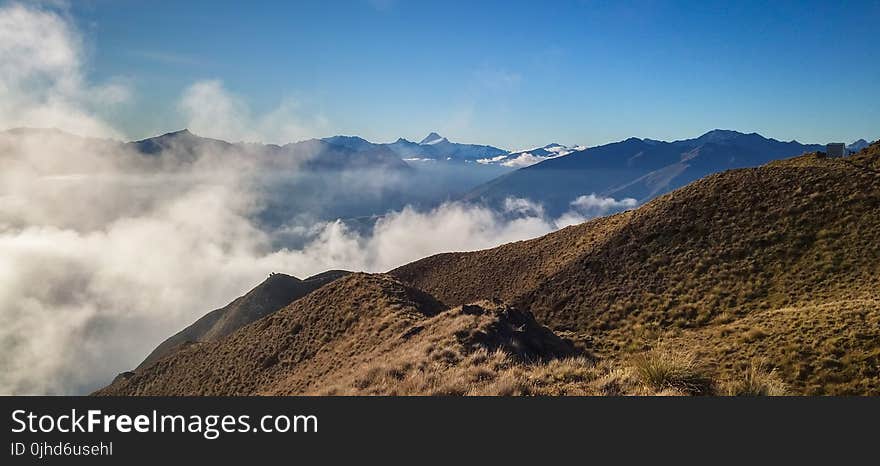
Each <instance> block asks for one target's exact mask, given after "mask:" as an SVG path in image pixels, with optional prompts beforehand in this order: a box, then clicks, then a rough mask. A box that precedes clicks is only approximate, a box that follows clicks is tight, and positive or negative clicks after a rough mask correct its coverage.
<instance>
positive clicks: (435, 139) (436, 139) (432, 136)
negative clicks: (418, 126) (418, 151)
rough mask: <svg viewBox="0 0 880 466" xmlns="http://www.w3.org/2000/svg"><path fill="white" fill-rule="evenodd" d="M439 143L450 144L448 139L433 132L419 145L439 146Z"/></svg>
mask: <svg viewBox="0 0 880 466" xmlns="http://www.w3.org/2000/svg"><path fill="white" fill-rule="evenodd" d="M438 142H449V140H448V139H446V138H444V137H443V136H440V135H439V134H437V133H434V132H432V133H431V134H429V135H427V136H425V138H424V139H422V141H421V142H419V144H431V145H433V144H437V143H438Z"/></svg>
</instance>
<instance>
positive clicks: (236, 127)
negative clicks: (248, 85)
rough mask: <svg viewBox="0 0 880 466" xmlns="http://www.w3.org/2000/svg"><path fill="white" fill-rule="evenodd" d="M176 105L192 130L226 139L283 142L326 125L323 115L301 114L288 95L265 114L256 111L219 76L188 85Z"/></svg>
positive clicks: (296, 138) (316, 130)
mask: <svg viewBox="0 0 880 466" xmlns="http://www.w3.org/2000/svg"><path fill="white" fill-rule="evenodd" d="M178 108H179V110H180V111H181V112H182V113H183V115H184V118H185V119H186V121H187V127H188V128H189V129H190V130H192V131H193V132H194V133H196V134H199V135H202V136H208V137H215V138H222V139H225V140H233V141H248V142H268V143H277V144H286V143H288V142H294V141H299V140H302V139H307V138H310V137H315V136H316V135H318V134H321V133H322V132H324V131H325V130H326V129H327V127H328V123H327V120H326V119H325V118H324V117H322V116H316V117H310V118H306V117H303V116H300V115H299V114H298V110H299V108H298V106H297V104H296V102H294V101H293V100H289V99H287V100H284V101H282V102H281V103H280V104H279V105H278V107H276V108H274V109H273V110H271V111H269V112H267V113H265V114H262V115H255V114H254V113H253V112H252V111H251V108H250V107H249V105H248V104H247V103H246V102H245V101H244V100H243V99H242V98H240V97H238V96H236V95H234V94H232V93H230V92H229V91H228V90H226V88H225V87H224V86H223V83H222V82H221V81H219V80H207V81H199V82H197V83H195V84H193V85H191V86H190V87H188V88H187V89H186V90H185V91H184V93H183V96H182V97H181V99H180V103H179V105H178Z"/></svg>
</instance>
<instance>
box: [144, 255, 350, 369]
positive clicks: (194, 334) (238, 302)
mask: <svg viewBox="0 0 880 466" xmlns="http://www.w3.org/2000/svg"><path fill="white" fill-rule="evenodd" d="M347 274H348V272H345V271H341V270H331V271H328V272H324V273H322V274H319V275H315V276H313V277H309V278H307V279H305V280H300V279H298V278H296V277H292V276H290V275H285V274H283V273H273V274H272V275H270V276H269V278H267V279H266V280H265V281H263V283H260V284H259V285H257V286H256V287H255V288H254V289H252V290H251V291H248V292H247V294H245V295H244V296H241V297H239V298H236V299H235V301H233V302H231V303H229V304H228V305H226V306H225V307H222V308H220V309H216V310H213V311H211V312H209V313H207V314H205V315H204V316H202V317H201V318H199V320H197V321H195V322H194V323H193V324H192V325H190V326H189V327H187V328H185V329H183V330H181V331H180V332H178V333H176V334H174V335H172V336H170V337H168V339H167V340H165V341H163V342H162V343H161V344H160V345H159V346H157V347H156V349H154V350H153V351H152V352H151V353H150V354H149V355H148V356H147V357H146V359H144V361H143V362H141V363H140V365H138V368H142V367H146V366H148V365H150V364H152V363H154V362H156V361H158V360H159V359H160V358H162V357H163V356H166V355H168V354H170V353H171V352H173V351H174V350H175V349H177V347H179V346H180V345H182V344H185V343H191V342H199V341H214V340H218V339H220V338H222V337H224V336H226V335H229V334H230V333H232V332H234V331H235V330H238V329H239V328H241V327H244V326H245V325H247V324H249V323H251V322H254V321H256V320H259V319H261V318H263V317H265V316H267V315H269V314H271V313H273V312H275V311H277V310H279V309H281V308H282V307H284V306H286V305H288V304H290V303H291V302H292V301H294V300H296V299H299V298H301V297H303V296H305V295H307V294H309V293H310V292H312V291H314V290H316V289H317V288H319V287H321V286H323V285H325V284H327V283H330V282H331V281H333V280H336V279H337V278H339V277H342V276H345V275H347Z"/></svg>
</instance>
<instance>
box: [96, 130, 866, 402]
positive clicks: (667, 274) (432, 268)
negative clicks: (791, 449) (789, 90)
mask: <svg viewBox="0 0 880 466" xmlns="http://www.w3.org/2000/svg"><path fill="white" fill-rule="evenodd" d="M878 160H880V145H878V144H876V143H875V145H873V146H872V147H871V148H869V149H868V150H866V151H865V152H863V153H862V154H860V155H858V156H854V157H852V158H847V159H827V158H824V157H821V156H820V155H817V154H811V155H805V156H801V157H797V158H794V159H791V160H787V161H781V162H775V163H772V164H769V165H768V166H765V167H761V168H755V169H745V170H735V171H730V172H726V173H722V174H717V175H712V176H709V177H707V178H704V179H702V180H700V181H698V182H695V183H692V184H691V185H688V186H687V187H685V188H682V189H680V190H677V191H675V192H673V193H670V194H668V195H666V196H662V197H660V198H658V199H656V200H654V201H652V202H650V203H648V204H647V205H645V206H642V207H641V208H639V209H637V210H634V211H630V212H626V213H623V214H619V215H615V216H611V217H606V218H602V219H597V220H594V221H591V222H587V223H585V224H583V225H579V226H574V227H570V228H566V229H564V230H561V231H559V232H557V233H553V234H550V235H547V236H545V237H542V238H538V239H535V240H531V241H527V242H518V243H513V244H509V245H505V246H502V247H499V248H495V249H491V250H487V251H478V252H474V253H455V254H442V255H439V256H433V257H429V258H426V259H424V260H421V261H417V262H415V263H413V264H409V265H407V266H404V267H401V268H400V269H397V270H395V271H392V273H391V274H390V275H368V274H353V275H351V276H349V277H346V278H343V279H340V280H338V281H336V282H333V283H331V284H329V285H326V286H324V287H322V288H320V289H318V290H316V291H314V292H312V293H311V294H309V295H308V296H306V297H305V298H302V299H300V300H298V301H296V302H294V303H292V304H291V305H290V306H288V307H287V308H285V309H282V310H281V311H278V312H276V313H275V314H273V315H270V316H268V317H265V318H263V319H261V320H259V321H257V322H254V323H253V324H251V325H248V326H246V327H244V328H242V329H240V330H238V331H237V332H235V333H233V334H231V335H229V336H227V337H225V338H223V339H221V340H219V341H217V342H209V343H201V344H194V345H190V346H188V347H186V348H183V349H181V350H179V351H178V352H176V353H174V354H172V355H170V356H169V357H166V358H164V359H161V360H160V361H158V362H157V363H156V364H154V365H152V366H150V367H148V368H142V369H138V370H137V371H135V372H134V373H133V374H132V375H130V376H127V377H122V378H120V379H119V380H117V381H116V382H114V383H113V384H112V385H111V386H109V387H107V388H105V389H103V390H101V391H99V394H124V395H147V394H180V395H192V394H215V395H230V394H235V395H243V394H281V395H284V394H302V393H308V394H369V395H611V396H620V395H711V394H715V395H725V394H729V395H781V394H809V395H821V394H836V395H878V394H880V296H878V289H880V173H878V172H877V171H876V170H875V169H876V168H877V166H878ZM429 293H430V294H429ZM434 297H436V298H437V299H435V298H434ZM496 299H501V300H504V301H505V302H506V303H512V304H510V305H508V304H504V303H502V302H501V301H498V300H496ZM467 303H476V304H473V305H468V304H467ZM453 306H455V307H453ZM531 312H534V313H535V317H536V318H535V317H533V316H532V315H531ZM539 322H540V323H539ZM541 324H544V325H548V326H549V327H550V328H552V329H554V330H553V331H551V330H550V328H547V327H543V326H542V325H541ZM561 336H565V338H562V337H561ZM568 340H572V341H568ZM658 341H659V342H662V344H658V343H657V342H658Z"/></svg>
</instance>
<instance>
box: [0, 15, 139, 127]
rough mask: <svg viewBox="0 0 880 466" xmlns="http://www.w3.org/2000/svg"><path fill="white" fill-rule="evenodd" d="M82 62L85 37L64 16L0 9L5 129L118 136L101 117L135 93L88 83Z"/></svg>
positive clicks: (0, 108)
mask: <svg viewBox="0 0 880 466" xmlns="http://www.w3.org/2000/svg"><path fill="white" fill-rule="evenodd" d="M82 61H83V50H82V38H81V37H80V35H79V33H78V32H77V30H76V28H75V27H73V25H72V24H71V23H70V22H69V21H68V20H67V19H66V18H65V17H63V16H62V15H60V14H58V13H56V12H54V11H52V10H48V9H42V8H39V7H35V6H25V5H22V4H18V3H12V4H8V5H6V6H3V7H0V128H10V127H36V126H41V127H55V128H60V129H64V130H66V131H70V132H73V133H77V134H82V135H89V136H117V135H118V132H117V131H115V130H114V129H113V128H112V127H111V126H110V125H108V124H106V123H105V122H103V121H102V120H101V119H100V118H99V117H98V116H97V114H98V113H100V112H101V111H103V110H106V109H107V107H110V106H113V105H117V104H119V103H120V102H124V101H126V100H127V99H128V97H129V94H130V91H129V90H128V88H127V86H125V85H124V84H123V83H121V82H114V83H110V84H107V85H104V86H100V85H93V84H89V83H87V82H86V80H85V78H84V75H83V66H82Z"/></svg>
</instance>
